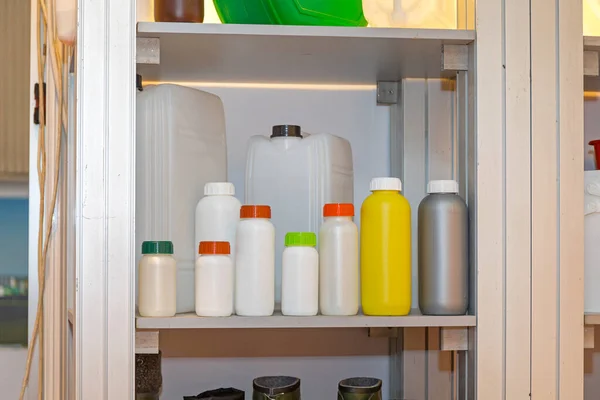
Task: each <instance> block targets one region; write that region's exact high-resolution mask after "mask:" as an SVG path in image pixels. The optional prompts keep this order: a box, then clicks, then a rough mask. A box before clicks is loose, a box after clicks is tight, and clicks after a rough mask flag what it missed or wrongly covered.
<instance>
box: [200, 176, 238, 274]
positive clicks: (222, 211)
mask: <svg viewBox="0 0 600 400" xmlns="http://www.w3.org/2000/svg"><path fill="white" fill-rule="evenodd" d="M234 196H235V187H234V186H233V183H230V182H209V183H207V184H206V185H204V197H203V198H202V199H201V200H200V201H199V202H198V205H197V206H196V245H198V244H199V243H200V242H205V241H222V242H229V244H230V246H231V259H232V260H233V261H234V263H235V235H236V232H237V225H238V223H239V222H240V207H241V206H242V203H240V201H239V200H238V199H236V198H235V197H234Z"/></svg>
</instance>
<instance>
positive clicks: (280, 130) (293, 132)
mask: <svg viewBox="0 0 600 400" xmlns="http://www.w3.org/2000/svg"><path fill="white" fill-rule="evenodd" d="M279 137H293V138H300V139H302V129H301V128H300V127H299V126H298V125H275V126H274V127H273V133H271V139H273V138H279Z"/></svg>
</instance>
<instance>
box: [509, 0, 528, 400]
mask: <svg viewBox="0 0 600 400" xmlns="http://www.w3.org/2000/svg"><path fill="white" fill-rule="evenodd" d="M504 4H505V12H506V15H507V18H505V28H504V29H505V38H504V41H505V46H506V50H505V55H504V58H505V59H504V61H503V63H504V65H505V67H506V68H505V69H504V70H505V85H506V86H505V89H504V90H505V95H504V96H505V128H504V130H505V131H504V141H505V142H504V150H503V151H504V163H505V166H504V168H505V172H504V173H505V177H504V185H505V188H504V190H505V194H504V196H505V197H504V210H503V211H504V212H505V213H506V216H505V226H504V230H505V233H504V234H505V249H504V253H505V254H504V273H505V281H506V283H505V284H506V287H505V295H504V296H505V308H504V313H505V314H504V318H505V324H506V325H505V329H506V333H505V335H506V338H505V340H506V350H505V352H506V354H505V367H504V368H505V371H506V372H505V385H506V388H505V396H506V398H507V399H511V400H530V393H531V390H530V366H531V363H530V340H527V338H529V337H530V316H531V310H530V299H531V292H530V287H531V223H530V220H531V192H530V185H531V174H530V169H531V168H530V166H531V152H530V149H531V146H530V140H531V138H530V129H531V124H530V114H531V105H530V103H531V97H530V71H531V69H530V65H531V62H530V45H529V41H528V40H524V38H526V37H528V36H529V19H530V16H529V2H528V1H523V0H506V1H505V3H504Z"/></svg>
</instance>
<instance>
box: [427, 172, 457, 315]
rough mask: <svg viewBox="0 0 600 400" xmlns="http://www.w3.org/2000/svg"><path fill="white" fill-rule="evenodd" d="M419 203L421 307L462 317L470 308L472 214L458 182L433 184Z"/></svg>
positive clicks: (430, 313)
mask: <svg viewBox="0 0 600 400" xmlns="http://www.w3.org/2000/svg"><path fill="white" fill-rule="evenodd" d="M427 193H429V195H428V196H427V197H425V198H424V199H423V200H422V201H421V204H419V242H418V248H419V254H418V264H419V308H420V309H421V313H423V314H425V315H461V314H465V313H466V312H467V307H468V306H469V212H468V210H467V204H466V203H465V201H464V200H463V199H462V197H460V196H459V195H458V183H457V182H456V181H431V182H429V184H428V185H427Z"/></svg>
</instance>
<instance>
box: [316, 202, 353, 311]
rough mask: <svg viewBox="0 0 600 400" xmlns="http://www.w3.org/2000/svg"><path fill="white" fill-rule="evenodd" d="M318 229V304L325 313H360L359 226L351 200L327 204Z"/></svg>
mask: <svg viewBox="0 0 600 400" xmlns="http://www.w3.org/2000/svg"><path fill="white" fill-rule="evenodd" d="M323 216H324V217H325V220H324V222H323V225H321V230H320V231H319V306H320V308H321V314H323V315H355V314H356V313H358V303H359V301H358V297H359V296H358V291H359V289H358V286H359V283H358V276H359V272H358V228H357V227H356V224H355V223H354V221H352V217H353V216H354V205H352V204H326V205H325V206H324V207H323Z"/></svg>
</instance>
